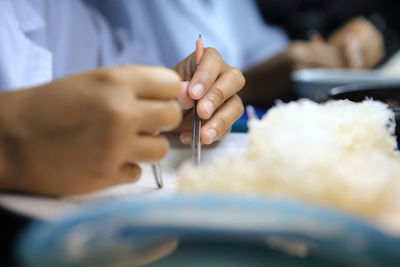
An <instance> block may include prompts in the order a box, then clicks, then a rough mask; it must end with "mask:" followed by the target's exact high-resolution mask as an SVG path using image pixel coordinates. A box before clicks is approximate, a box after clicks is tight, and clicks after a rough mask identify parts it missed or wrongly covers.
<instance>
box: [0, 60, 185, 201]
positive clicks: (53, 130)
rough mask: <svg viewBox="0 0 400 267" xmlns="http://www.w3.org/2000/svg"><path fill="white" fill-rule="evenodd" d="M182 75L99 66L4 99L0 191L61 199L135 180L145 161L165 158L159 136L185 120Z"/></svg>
mask: <svg viewBox="0 0 400 267" xmlns="http://www.w3.org/2000/svg"><path fill="white" fill-rule="evenodd" d="M181 88H182V83H181V82H180V79H179V77H178V75H177V74H176V73H175V72H174V71H172V70H168V69H164V68H150V67H139V66H124V67H118V68H109V69H98V70H95V71H91V72H87V73H83V74H79V75H75V76H70V77H67V78H64V79H60V80H57V81H54V82H52V83H49V84H46V85H43V86H39V87H36V88H31V89H29V90H19V91H14V92H9V93H4V94H2V95H1V97H0V106H1V108H0V121H1V125H2V127H1V136H0V138H1V155H2V157H1V159H2V164H1V165H2V166H3V168H2V169H1V179H0V188H1V189H3V190H15V191H23V192H30V193H35V194H47V195H53V196H63V195H73V194H82V193H87V192H91V191H94V190H99V189H102V188H105V187H109V186H113V185H117V184H121V183H129V182H135V181H137V180H138V179H139V176H140V173H141V170H140V167H139V166H138V165H137V163H138V162H153V161H157V160H160V159H161V158H163V157H164V156H165V155H166V153H167V151H168V148H169V143H168V141H167V140H166V139H165V138H164V137H162V136H156V135H154V134H153V133H154V132H159V131H164V130H167V129H172V128H174V127H176V126H177V125H178V124H179V123H180V122H181V116H182V112H181V108H180V106H179V104H178V102H177V101H176V100H175V98H176V96H177V95H178V93H179V92H180V90H181Z"/></svg>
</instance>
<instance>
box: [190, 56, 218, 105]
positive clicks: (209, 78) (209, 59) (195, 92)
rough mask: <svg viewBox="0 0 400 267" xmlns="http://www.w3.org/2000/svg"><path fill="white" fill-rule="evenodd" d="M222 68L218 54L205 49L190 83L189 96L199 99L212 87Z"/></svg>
mask: <svg viewBox="0 0 400 267" xmlns="http://www.w3.org/2000/svg"><path fill="white" fill-rule="evenodd" d="M193 58H194V57H193ZM224 67H225V63H224V61H223V60H222V58H221V56H220V54H219V53H218V52H217V51H216V50H215V49H213V48H206V49H205V51H204V55H203V57H202V59H201V61H200V65H199V66H198V68H197V70H196V72H195V73H194V75H193V77H192V80H191V82H190V86H189V96H190V97H191V98H193V99H200V98H201V97H202V96H203V95H204V94H205V93H206V92H207V91H208V90H209V89H210V88H211V87H212V85H213V84H214V82H215V81H216V80H217V78H218V76H219V75H220V74H221V72H222V71H223V70H224Z"/></svg>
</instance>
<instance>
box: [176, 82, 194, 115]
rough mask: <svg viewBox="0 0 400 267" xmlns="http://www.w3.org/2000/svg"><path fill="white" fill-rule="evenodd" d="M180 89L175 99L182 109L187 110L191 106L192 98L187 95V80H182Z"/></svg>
mask: <svg viewBox="0 0 400 267" xmlns="http://www.w3.org/2000/svg"><path fill="white" fill-rule="evenodd" d="M181 86H182V87H181V91H180V93H179V94H178V96H177V100H178V102H179V104H180V105H181V108H182V109H183V110H188V109H190V108H192V107H193V98H191V97H190V96H189V91H188V89H189V82H182V84H181Z"/></svg>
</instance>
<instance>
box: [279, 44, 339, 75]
mask: <svg viewBox="0 0 400 267" xmlns="http://www.w3.org/2000/svg"><path fill="white" fill-rule="evenodd" d="M285 53H286V54H287V56H288V58H289V59H290V60H291V62H292V69H293V70H298V69H309V68H340V67H344V60H343V56H342V54H341V53H340V51H339V49H337V48H336V47H334V46H331V45H328V44H326V43H325V42H324V41H309V42H305V41H294V42H292V44H291V45H290V46H289V48H288V49H287V50H286V52H285Z"/></svg>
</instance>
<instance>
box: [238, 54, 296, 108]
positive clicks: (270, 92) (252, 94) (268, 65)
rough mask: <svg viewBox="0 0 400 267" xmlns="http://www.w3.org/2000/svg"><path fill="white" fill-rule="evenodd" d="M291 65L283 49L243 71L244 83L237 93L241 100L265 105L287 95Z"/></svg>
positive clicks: (290, 86)
mask: <svg viewBox="0 0 400 267" xmlns="http://www.w3.org/2000/svg"><path fill="white" fill-rule="evenodd" d="M293 65H294V62H293V60H292V58H291V57H290V55H289V53H288V52H287V51H285V52H282V53H280V54H278V55H276V56H275V57H273V58H271V59H269V60H268V61H265V62H264V63H262V64H261V65H258V66H256V67H254V68H252V69H250V70H248V71H247V72H245V73H244V75H245V78H246V85H245V88H244V89H243V90H242V91H241V92H240V93H239V95H240V96H241V98H242V100H243V102H244V103H245V104H252V105H261V106H265V105H271V104H273V103H274V101H275V100H276V99H277V98H281V97H283V96H286V95H288V93H290V92H291V90H292V88H293V86H292V81H291V73H292V71H293Z"/></svg>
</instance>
